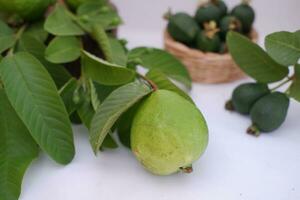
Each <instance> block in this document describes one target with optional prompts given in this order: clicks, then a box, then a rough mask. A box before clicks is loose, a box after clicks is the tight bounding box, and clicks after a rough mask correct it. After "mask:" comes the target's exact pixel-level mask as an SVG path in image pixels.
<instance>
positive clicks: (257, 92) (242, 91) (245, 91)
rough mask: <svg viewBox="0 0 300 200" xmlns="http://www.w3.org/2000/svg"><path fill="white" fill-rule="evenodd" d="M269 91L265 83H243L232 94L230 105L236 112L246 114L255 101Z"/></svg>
mask: <svg viewBox="0 0 300 200" xmlns="http://www.w3.org/2000/svg"><path fill="white" fill-rule="evenodd" d="M269 93H270V90H269V88H268V86H267V85H266V84H262V83H245V84H242V85H240V86H238V87H237V88H236V89H235V90H234V91H233V94H232V100H231V102H232V106H233V108H234V110H236V111H237V112H239V113H241V114H244V115H247V114H249V113H250V110H251V108H252V107H253V105H254V104H255V102H256V101H257V100H258V99H260V98H261V97H263V96H265V95H267V94H269Z"/></svg>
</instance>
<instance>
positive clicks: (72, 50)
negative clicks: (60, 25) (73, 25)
mask: <svg viewBox="0 0 300 200" xmlns="http://www.w3.org/2000/svg"><path fill="white" fill-rule="evenodd" d="M80 54H81V44H80V41H79V40H78V39H77V38H76V37H74V36H58V37H56V38H54V39H53V40H52V41H51V42H50V44H49V45H48V47H47V49H46V51H45V57H46V59H47V60H48V61H50V62H52V63H57V64H58V63H68V62H72V61H74V60H77V59H78V58H79V57H80Z"/></svg>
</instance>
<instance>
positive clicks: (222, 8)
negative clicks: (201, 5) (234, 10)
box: [211, 0, 228, 17]
mask: <svg viewBox="0 0 300 200" xmlns="http://www.w3.org/2000/svg"><path fill="white" fill-rule="evenodd" d="M211 3H212V4H214V5H215V6H217V7H218V8H219V9H220V11H221V17H223V16H225V15H226V14H227V11H228V8H227V5H226V4H225V2H224V1H222V0H211Z"/></svg>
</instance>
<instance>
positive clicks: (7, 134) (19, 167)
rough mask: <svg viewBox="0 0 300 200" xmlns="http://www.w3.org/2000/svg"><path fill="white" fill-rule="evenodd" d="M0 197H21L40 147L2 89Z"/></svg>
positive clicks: (13, 198) (11, 199) (8, 199)
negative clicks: (24, 180) (28, 169)
mask: <svg viewBox="0 0 300 200" xmlns="http://www.w3.org/2000/svg"><path fill="white" fill-rule="evenodd" d="M0 105H1V108H0V199H1V200H17V199H18V198H19V196H20V193H21V185H22V179H23V176H24V173H25V171H26V170H27V168H28V166H29V165H30V163H31V162H32V160H33V159H35V158H36V157H37V156H38V152H39V148H38V145H37V144H36V143H35V142H34V140H33V139H32V137H31V136H30V133H29V132H28V130H27V128H26V127H25V126H24V124H23V122H22V121H21V120H20V119H19V117H18V116H17V114H16V112H15V111H14V109H13V108H12V106H11V105H10V103H9V101H8V99H7V96H6V94H5V92H4V90H3V89H0Z"/></svg>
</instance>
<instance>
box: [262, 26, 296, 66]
mask: <svg viewBox="0 0 300 200" xmlns="http://www.w3.org/2000/svg"><path fill="white" fill-rule="evenodd" d="M265 46H266V50H267V52H268V54H269V55H270V56H271V57H272V58H273V59H274V60H275V61H276V62H278V63H280V64H282V65H284V66H290V65H294V64H296V63H297V62H298V60H299V58H300V33H297V32H296V33H290V32H286V31H282V32H276V33H272V34H270V35H268V36H267V37H266V39H265Z"/></svg>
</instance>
